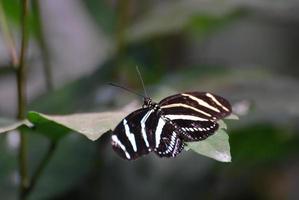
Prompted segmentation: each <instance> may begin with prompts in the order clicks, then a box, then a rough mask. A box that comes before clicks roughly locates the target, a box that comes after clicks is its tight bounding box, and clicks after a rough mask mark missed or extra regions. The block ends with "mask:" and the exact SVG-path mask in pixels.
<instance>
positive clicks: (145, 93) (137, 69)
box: [136, 66, 148, 97]
mask: <svg viewBox="0 0 299 200" xmlns="http://www.w3.org/2000/svg"><path fill="white" fill-rule="evenodd" d="M136 71H137V73H138V76H139V79H140V81H141V84H142V88H143V91H144V95H145V96H146V97H148V95H147V92H146V89H145V86H144V82H143V79H142V76H141V73H140V71H139V68H138V66H136Z"/></svg>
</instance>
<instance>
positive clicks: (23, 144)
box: [17, 0, 29, 199]
mask: <svg viewBox="0 0 299 200" xmlns="http://www.w3.org/2000/svg"><path fill="white" fill-rule="evenodd" d="M28 9H29V0H22V13H21V34H22V41H21V53H20V59H19V67H18V69H17V87H18V116H17V117H18V119H24V118H25V110H26V72H27V67H26V53H27V45H28V35H27V34H28V32H27V27H28V19H27V18H28ZM19 171H20V179H21V182H20V199H25V198H26V196H25V195H24V194H25V190H26V188H27V187H28V186H29V179H28V166H27V137H26V135H25V134H24V132H23V131H22V130H20V147H19Z"/></svg>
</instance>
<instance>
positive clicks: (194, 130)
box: [159, 92, 231, 142]
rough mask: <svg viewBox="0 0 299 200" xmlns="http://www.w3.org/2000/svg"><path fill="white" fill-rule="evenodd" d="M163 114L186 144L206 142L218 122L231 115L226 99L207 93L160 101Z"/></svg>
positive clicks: (188, 94) (177, 96)
mask: <svg viewBox="0 0 299 200" xmlns="http://www.w3.org/2000/svg"><path fill="white" fill-rule="evenodd" d="M159 104H160V106H161V110H162V113H163V115H164V116H165V117H167V118H168V119H170V120H171V121H172V122H173V123H174V124H175V125H176V127H177V129H178V130H179V132H180V135H181V137H182V139H183V140H184V141H185V142H192V141H198V140H204V139H206V138H207V137H208V136H210V135H212V134H213V133H215V131H216V130H217V129H218V127H219V125H218V124H217V122H216V121H217V120H219V119H222V118H224V117H225V116H227V115H229V114H230V113H231V106H230V104H229V102H228V101H227V100H225V99H224V98H222V97H220V96H217V95H213V94H211V93H205V92H187V93H181V94H176V95H173V96H169V97H167V98H165V99H163V100H162V101H160V103H159Z"/></svg>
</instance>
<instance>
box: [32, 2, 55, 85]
mask: <svg viewBox="0 0 299 200" xmlns="http://www.w3.org/2000/svg"><path fill="white" fill-rule="evenodd" d="M39 1H40V0H33V1H32V8H33V13H34V19H35V20H36V26H37V41H38V43H39V47H40V50H41V56H42V62H43V70H44V77H45V81H46V87H47V90H48V91H52V90H53V85H54V84H53V78H52V72H51V62H50V54H49V49H48V46H47V43H46V40H45V34H44V29H43V23H42V21H43V19H42V14H41V8H40V2H39Z"/></svg>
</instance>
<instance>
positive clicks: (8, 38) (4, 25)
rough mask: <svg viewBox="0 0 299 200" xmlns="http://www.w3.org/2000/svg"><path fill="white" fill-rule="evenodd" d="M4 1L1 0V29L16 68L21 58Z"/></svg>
mask: <svg viewBox="0 0 299 200" xmlns="http://www.w3.org/2000/svg"><path fill="white" fill-rule="evenodd" d="M2 1H3V0H0V29H1V30H2V33H3V37H4V42H5V43H6V45H7V48H8V51H9V53H10V56H11V61H12V66H13V67H14V68H17V66H18V63H19V62H18V61H19V60H18V56H17V51H16V45H15V41H14V40H13V36H12V34H11V31H10V29H9V26H8V23H7V19H6V15H5V11H4V8H3V2H2Z"/></svg>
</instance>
